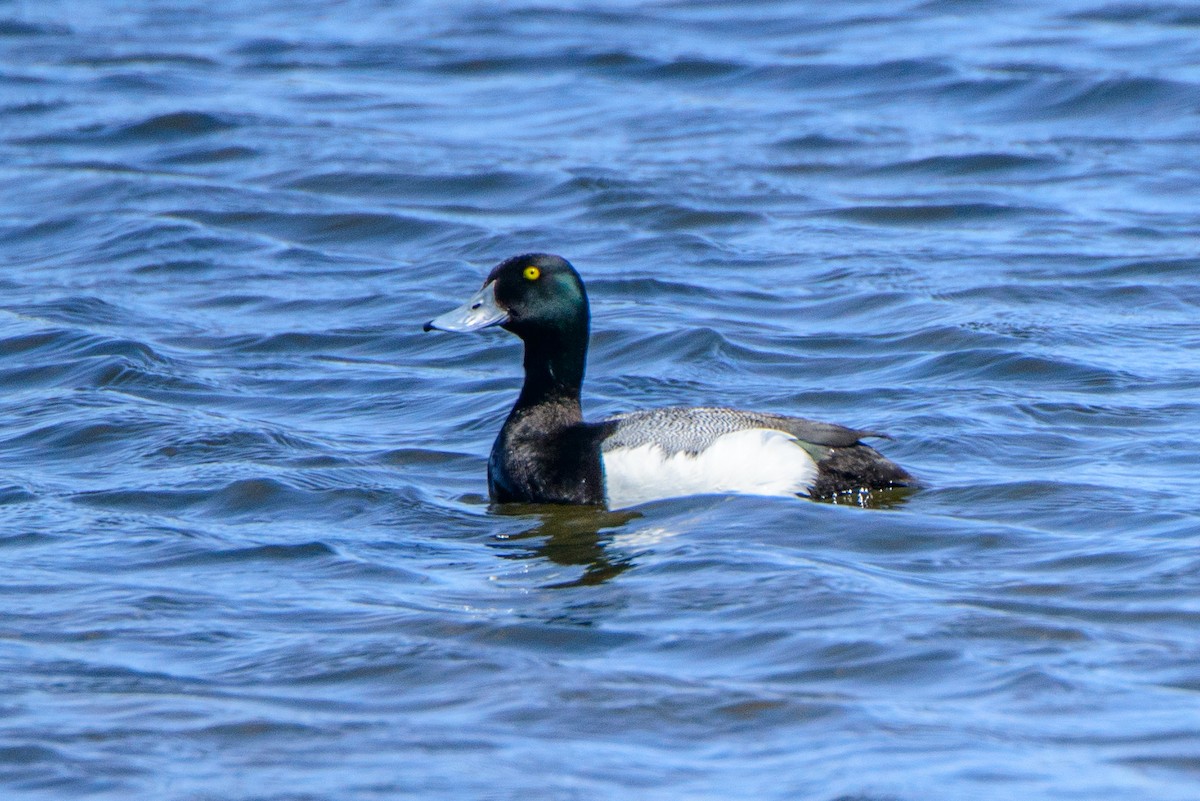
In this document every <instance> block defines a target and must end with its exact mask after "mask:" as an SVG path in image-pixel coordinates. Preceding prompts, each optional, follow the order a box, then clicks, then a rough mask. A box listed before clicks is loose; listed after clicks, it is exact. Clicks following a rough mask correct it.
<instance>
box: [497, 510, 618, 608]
mask: <svg viewBox="0 0 1200 801" xmlns="http://www.w3.org/2000/svg"><path fill="white" fill-rule="evenodd" d="M492 511H493V512H495V513H496V514H501V515H511V516H515V517H524V518H529V519H531V520H533V521H534V525H533V526H531V527H530V528H528V529H526V530H525V531H521V532H518V533H516V534H506V535H500V536H498V537H497V540H498V542H496V543H495V547H497V548H508V549H510V550H509V552H507V553H503V554H501V556H502V557H503V558H505V559H548V560H549V561H551V562H553V563H555V564H559V565H565V566H568V567H582V568H583V574H582V575H581V576H579V577H578V578H575V579H572V580H570V581H563V582H557V583H555V584H549V585H547V587H548V588H551V589H557V588H565V587H581V586H594V585H597V584H603V583H604V582H606V581H608V580H609V579H611V578H614V577H616V576H619V575H620V574H621V573H624V572H625V571H626V570H628V569H629V568H630V567H632V566H633V560H632V558H631V557H621V558H616V557H613V556H612V555H610V554H609V553H608V551H607V546H608V544H609V543H610V542H611V540H612V535H613V533H615V532H616V531H617V530H619V529H621V528H622V527H624V526H625V525H626V524H627V523H629V522H630V521H632V520H636V519H638V518H639V517H641V516H642V515H641V514H640V513H638V512H610V511H608V510H606V509H601V508H599V507H594V506H557V505H553V504H506V505H504V506H495V507H493V509H492ZM514 546H519V547H514Z"/></svg>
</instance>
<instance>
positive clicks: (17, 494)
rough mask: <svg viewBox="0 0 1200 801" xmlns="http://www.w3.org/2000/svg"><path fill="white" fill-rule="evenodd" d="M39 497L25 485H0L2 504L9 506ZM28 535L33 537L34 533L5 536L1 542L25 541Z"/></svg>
mask: <svg viewBox="0 0 1200 801" xmlns="http://www.w3.org/2000/svg"><path fill="white" fill-rule="evenodd" d="M37 497H38V496H37V495H36V494H34V493H33V492H30V491H29V490H27V489H26V488H25V487H18V486H11V485H9V486H0V506H8V505H10V504H17V503H28V502H29V501H33V500H37ZM27 537H33V535H25V534H22V535H17V536H15V537H4V538H3V539H2V540H0V543H3V544H4V545H6V546H7V545H13V544H16V543H18V542H22V541H24V540H25V538H27ZM34 538H35V539H40V538H37V537H34Z"/></svg>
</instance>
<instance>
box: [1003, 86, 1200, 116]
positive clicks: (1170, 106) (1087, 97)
mask: <svg viewBox="0 0 1200 801" xmlns="http://www.w3.org/2000/svg"><path fill="white" fill-rule="evenodd" d="M1198 111H1200V92H1198V91H1197V86H1196V85H1194V84H1190V83H1183V82H1180V81H1173V80H1168V79H1165V78H1144V77H1128V78H1107V79H1102V80H1097V81H1087V82H1082V81H1079V80H1063V81H1056V82H1054V83H1052V84H1050V85H1048V86H1044V87H1039V88H1037V89H1036V90H1035V91H1033V92H1032V93H1031V96H1028V97H1026V98H1024V99H1023V100H1022V101H1021V102H1020V104H1019V105H1015V106H1014V107H1013V108H1010V109H1009V110H1008V111H1007V112H1006V113H1007V114H1009V115H1012V116H1013V117H1015V118H1017V119H1031V120H1036V119H1055V118H1065V119H1070V118H1084V119H1087V118H1092V117H1098V118H1105V119H1110V120H1111V119H1120V118H1122V117H1126V118H1131V119H1138V120H1144V119H1147V118H1163V117H1170V118H1172V119H1179V118H1180V117H1186V116H1190V115H1195V114H1196V113H1197V112H1198Z"/></svg>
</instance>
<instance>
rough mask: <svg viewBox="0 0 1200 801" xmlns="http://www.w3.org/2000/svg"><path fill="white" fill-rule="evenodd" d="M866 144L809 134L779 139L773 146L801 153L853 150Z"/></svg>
mask: <svg viewBox="0 0 1200 801" xmlns="http://www.w3.org/2000/svg"><path fill="white" fill-rule="evenodd" d="M865 145H866V142H862V141H859V140H856V139H844V138H839V137H836V136H829V135H827V134H821V133H810V134H805V135H804V136H793V137H790V138H787V139H781V140H779V141H778V142H775V143H774V146H775V147H777V148H780V149H781V150H799V151H803V152H809V151H814V150H815V151H818V152H823V151H828V150H855V149H858V148H861V147H864V146H865Z"/></svg>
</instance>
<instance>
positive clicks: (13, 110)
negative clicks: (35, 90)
mask: <svg viewBox="0 0 1200 801" xmlns="http://www.w3.org/2000/svg"><path fill="white" fill-rule="evenodd" d="M70 106H71V103H70V102H68V101H66V100H32V101H26V102H21V103H13V104H9V105H3V106H0V115H10V114H14V115H17V114H20V115H25V114H30V115H33V114H49V113H52V112H55V111H61V110H63V109H65V108H70Z"/></svg>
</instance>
